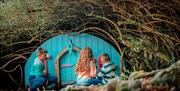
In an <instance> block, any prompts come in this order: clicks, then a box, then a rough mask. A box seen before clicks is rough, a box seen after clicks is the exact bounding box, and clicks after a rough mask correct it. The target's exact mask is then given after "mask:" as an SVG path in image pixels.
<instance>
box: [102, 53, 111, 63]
mask: <svg viewBox="0 0 180 91" xmlns="http://www.w3.org/2000/svg"><path fill="white" fill-rule="evenodd" d="M101 57H106V58H105V60H104V61H106V62H109V61H110V60H111V59H110V57H109V55H108V54H107V53H104V54H102V55H101Z"/></svg>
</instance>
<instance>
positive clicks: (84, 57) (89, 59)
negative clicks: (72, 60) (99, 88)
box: [75, 47, 96, 85]
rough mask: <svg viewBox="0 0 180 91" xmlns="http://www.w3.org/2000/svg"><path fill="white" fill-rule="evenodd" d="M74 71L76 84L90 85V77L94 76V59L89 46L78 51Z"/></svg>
mask: <svg viewBox="0 0 180 91" xmlns="http://www.w3.org/2000/svg"><path fill="white" fill-rule="evenodd" d="M75 72H76V74H77V75H78V77H77V80H76V82H77V84H78V85H90V84H91V79H92V78H94V77H96V60H95V59H94V57H93V55H92V51H91V49H90V48H89V47H86V48H84V49H83V50H81V51H80V57H79V59H78V62H77V65H76V68H75Z"/></svg>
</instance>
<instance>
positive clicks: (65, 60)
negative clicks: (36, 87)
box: [24, 33, 120, 86]
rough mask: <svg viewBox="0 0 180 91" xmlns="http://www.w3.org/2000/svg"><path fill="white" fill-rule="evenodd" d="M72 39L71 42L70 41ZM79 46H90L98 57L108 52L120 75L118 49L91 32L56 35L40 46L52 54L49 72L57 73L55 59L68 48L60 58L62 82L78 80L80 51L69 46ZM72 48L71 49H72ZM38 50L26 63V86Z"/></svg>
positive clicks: (49, 61)
mask: <svg viewBox="0 0 180 91" xmlns="http://www.w3.org/2000/svg"><path fill="white" fill-rule="evenodd" d="M70 40H71V42H70ZM71 44H72V46H75V47H78V48H85V47H90V48H91V49H92V51H93V55H94V57H95V58H96V59H97V58H98V56H99V55H100V54H102V53H108V54H109V56H110V57H111V61H112V62H114V63H115V64H117V66H118V70H117V75H119V74H120V73H119V67H120V54H119V53H118V51H117V50H116V49H115V48H114V47H113V46H112V45H111V44H109V43H107V42H106V41H104V40H102V39H100V38H98V37H96V36H94V35H90V34H86V33H83V34H79V35H75V36H69V35H58V36H55V37H53V38H51V39H49V40H47V41H46V42H44V43H43V44H42V45H40V46H39V47H42V48H45V49H46V50H47V51H48V53H49V54H50V55H51V59H49V60H48V70H49V73H50V74H52V75H57V74H56V72H55V70H56V68H55V61H56V58H57V56H58V54H59V53H61V52H62V51H64V49H66V48H67V49H68V50H67V51H66V52H64V53H63V55H62V56H61V57H60V59H59V65H60V67H59V68H58V69H59V75H57V76H60V82H61V83H69V82H73V81H75V80H76V77H77V75H76V74H75V72H74V69H75V65H76V62H77V59H78V57H79V51H76V50H72V49H71V48H69V45H71ZM70 49H71V50H70ZM36 51H37V50H35V51H34V52H33V53H32V55H31V56H30V57H29V59H28V60H27V62H26V65H25V72H24V73H25V86H28V85H29V82H28V77H29V73H30V68H31V66H32V64H33V62H34V59H35V58H36Z"/></svg>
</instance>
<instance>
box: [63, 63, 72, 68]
mask: <svg viewBox="0 0 180 91" xmlns="http://www.w3.org/2000/svg"><path fill="white" fill-rule="evenodd" d="M72 66H74V64H61V68H66V67H72Z"/></svg>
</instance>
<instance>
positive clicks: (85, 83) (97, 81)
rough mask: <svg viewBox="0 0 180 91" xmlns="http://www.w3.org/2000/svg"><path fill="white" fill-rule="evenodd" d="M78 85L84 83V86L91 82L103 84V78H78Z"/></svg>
mask: <svg viewBox="0 0 180 91" xmlns="http://www.w3.org/2000/svg"><path fill="white" fill-rule="evenodd" d="M76 82H77V85H84V86H88V85H91V84H94V85H97V84H101V80H100V79H98V78H96V77H94V78H89V79H80V80H77V81H76Z"/></svg>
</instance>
